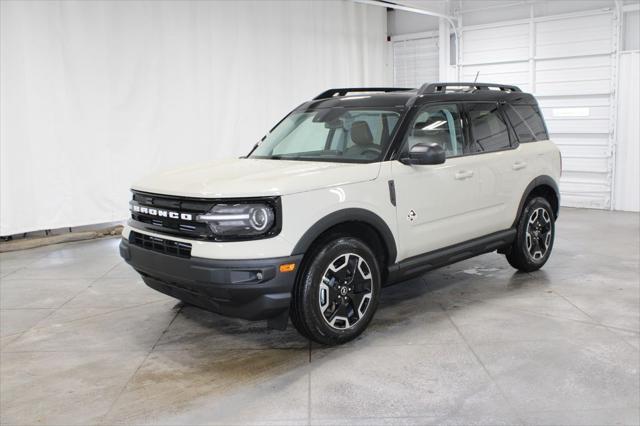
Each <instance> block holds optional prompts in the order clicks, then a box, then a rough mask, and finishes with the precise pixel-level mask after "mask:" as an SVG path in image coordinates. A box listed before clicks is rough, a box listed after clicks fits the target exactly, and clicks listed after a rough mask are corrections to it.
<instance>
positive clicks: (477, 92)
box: [120, 83, 561, 344]
mask: <svg viewBox="0 0 640 426" xmlns="http://www.w3.org/2000/svg"><path fill="white" fill-rule="evenodd" d="M354 92H355V95H350V96H348V95H347V94H348V93H354ZM560 172H561V158H560V152H559V151H558V148H557V147H556V146H555V145H554V144H553V143H552V142H551V141H549V140H548V135H547V130H546V127H545V124H544V120H543V118H542V115H541V113H540V110H539V108H538V105H537V102H536V100H535V99H534V97H533V96H532V95H530V94H526V93H523V92H522V91H521V90H520V89H519V88H517V87H514V86H506V85H495V84H485V83H435V84H425V85H424V86H422V87H421V88H420V89H398V88H351V89H332V90H328V91H326V92H324V93H322V94H320V95H319V96H317V97H316V98H314V99H313V100H311V101H309V102H306V103H304V104H302V105H300V106H299V107H298V108H296V109H295V110H294V111H292V112H291V113H290V114H289V115H287V116H286V117H285V118H284V119H283V120H282V121H280V122H279V123H278V124H277V125H276V126H275V127H274V128H273V129H272V130H271V131H270V132H269V134H268V135H266V136H265V137H264V138H263V139H262V140H261V141H260V142H259V143H258V144H256V145H255V147H254V148H253V150H252V151H251V153H249V155H247V156H246V157H244V158H240V159H232V160H227V161H217V162H212V163H208V164H204V165H199V166H193V167H187V168H181V169H178V170H173V171H168V172H165V173H160V174H156V175H154V176H150V177H148V178H146V179H144V180H142V181H141V182H139V183H137V184H136V185H134V186H133V200H132V201H131V220H130V221H129V223H128V226H127V227H126V228H125V229H124V231H123V239H122V242H121V245H120V253H121V255H122V257H124V259H126V261H127V262H128V263H129V264H130V265H131V266H133V267H134V268H135V269H136V271H138V272H139V273H140V274H141V275H142V277H143V279H144V281H145V283H146V284H147V285H149V286H150V287H152V288H154V289H156V290H158V291H161V292H163V293H166V294H168V295H171V296H173V297H176V298H178V299H180V300H182V301H184V302H185V303H188V304H192V305H196V306H199V307H202V308H204V309H208V310H211V311H214V312H218V313H220V314H223V315H230V316H236V317H241V318H246V319H250V320H258V319H267V320H268V325H269V326H270V327H272V328H280V329H283V328H284V327H286V325H287V322H288V318H289V317H291V320H292V322H293V324H294V325H295V327H296V328H297V329H298V330H299V331H300V332H301V333H302V334H303V335H305V336H307V337H309V338H310V339H313V340H315V341H317V342H320V343H323V344H339V343H343V342H346V341H348V340H351V339H353V338H355V337H356V336H358V335H359V334H360V333H362V331H363V330H364V329H365V328H366V327H367V324H368V323H369V321H371V318H372V317H373V315H374V312H375V310H376V307H377V305H378V300H379V297H380V288H381V287H382V286H384V285H388V284H391V283H395V282H399V281H402V280H406V279H408V278H411V277H414V276H417V275H420V274H423V273H424V272H426V271H429V270H431V269H433V268H436V267H439V266H443V265H447V264H450V263H453V262H457V261H460V260H463V259H467V258H469V257H472V256H476V255H479V254H482V253H487V252H491V251H494V250H497V251H498V253H503V254H505V255H506V257H507V260H508V261H509V263H510V264H511V265H512V266H514V267H515V268H517V269H520V270H522V271H533V270H536V269H538V268H540V267H541V266H542V265H544V263H545V262H546V261H547V259H548V258H549V255H550V253H551V249H552V246H553V239H554V222H555V220H556V218H557V217H558V206H559V192H558V180H559V177H560Z"/></svg>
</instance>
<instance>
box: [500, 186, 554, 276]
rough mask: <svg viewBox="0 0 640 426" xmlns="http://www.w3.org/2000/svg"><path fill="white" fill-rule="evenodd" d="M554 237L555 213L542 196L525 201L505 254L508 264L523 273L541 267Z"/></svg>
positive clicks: (545, 260)
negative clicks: (511, 240)
mask: <svg viewBox="0 0 640 426" xmlns="http://www.w3.org/2000/svg"><path fill="white" fill-rule="evenodd" d="M554 237H555V216H554V214H553V209H552V208H551V205H550V204H549V202H548V201H547V200H546V199H545V198H542V197H535V198H531V199H529V200H528V201H527V204H526V205H525V207H524V209H522V214H521V215H520V219H519V220H518V226H517V235H516V240H515V241H514V243H513V246H512V247H511V249H510V250H509V252H508V253H507V260H508V261H509V264H510V265H511V266H513V267H514V268H516V269H519V270H521V271H523V272H532V271H536V270H538V269H540V268H541V267H542V266H543V265H544V264H545V263H546V262H547V260H548V259H549V256H550V255H551V249H552V248H553V240H554Z"/></svg>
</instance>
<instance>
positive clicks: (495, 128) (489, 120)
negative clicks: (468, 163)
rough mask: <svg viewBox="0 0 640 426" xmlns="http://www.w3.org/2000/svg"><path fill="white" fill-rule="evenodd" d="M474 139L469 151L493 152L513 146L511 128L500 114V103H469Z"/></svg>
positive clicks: (468, 108)
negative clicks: (510, 137)
mask: <svg viewBox="0 0 640 426" xmlns="http://www.w3.org/2000/svg"><path fill="white" fill-rule="evenodd" d="M467 112H468V114H469V121H470V123H471V132H472V134H473V140H472V143H471V144H470V146H469V147H468V152H469V153H477V152H492V151H500V150H502V149H507V148H509V147H510V146H511V143H510V141H509V129H508V127H507V123H505V121H504V118H503V117H502V115H501V114H500V111H499V109H498V104H493V103H472V104H468V105H467Z"/></svg>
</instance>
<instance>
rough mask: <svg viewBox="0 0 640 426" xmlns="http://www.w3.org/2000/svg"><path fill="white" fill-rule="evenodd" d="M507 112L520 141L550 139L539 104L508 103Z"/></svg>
mask: <svg viewBox="0 0 640 426" xmlns="http://www.w3.org/2000/svg"><path fill="white" fill-rule="evenodd" d="M505 112H506V113H507V117H508V118H509V121H511V125H512V126H513V129H514V130H515V132H516V135H517V137H518V141H519V142H520V143H524V142H534V141H540V140H545V139H549V136H548V135H547V129H546V128H545V126H544V121H543V120H542V114H540V110H539V109H538V107H537V106H535V105H506V107H505Z"/></svg>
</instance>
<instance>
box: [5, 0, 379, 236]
mask: <svg viewBox="0 0 640 426" xmlns="http://www.w3.org/2000/svg"><path fill="white" fill-rule="evenodd" d="M0 4H1V10H0V12H1V15H2V17H1V19H2V21H1V27H2V29H1V31H2V32H1V34H0V39H1V44H0V57H1V58H2V61H1V67H2V68H1V69H0V74H1V80H0V109H1V116H0V165H1V172H0V206H1V207H0V235H9V234H14V233H20V232H27V231H32V230H38V229H49V228H51V229H52V228H58V227H66V226H80V225H84V224H92V223H101V222H110V221H115V220H121V219H124V218H126V216H127V208H128V200H129V197H130V195H129V193H128V188H129V185H130V184H131V182H132V181H134V180H135V179H137V178H139V177H140V176H142V175H144V174H147V173H150V172H153V171H156V170H159V169H163V168H167V167H173V166H178V165H181V164H186V163H192V162H194V161H204V160H208V159H215V158H220V157H227V156H238V155H242V154H245V153H247V152H248V150H249V149H250V148H251V146H252V145H253V144H254V143H255V142H256V141H257V140H258V139H259V138H260V137H261V136H262V135H263V134H264V133H265V132H266V131H268V129H269V128H270V127H271V125H273V124H274V123H275V122H276V121H277V120H278V119H279V118H281V117H282V116H283V115H284V114H285V113H287V112H288V111H289V110H291V109H293V108H294V107H296V106H297V105H298V104H300V103H301V102H303V101H305V100H307V99H309V98H311V97H313V96H314V95H316V94H317V93H319V92H321V91H323V90H325V89H326V88H329V87H335V86H359V85H386V84H389V83H390V73H389V72H388V71H387V70H386V69H385V67H384V64H385V61H386V59H387V58H386V12H385V9H384V8H380V7H374V6H366V5H361V4H354V3H352V2H345V1H306V2H303V1H282V2H272V1H253V2H238V1H226V2H224V1H211V2H208V1H206V2H205V1H131V2H124V1H90V2H89V1H87V2H81V1H78V2H75V1H2V2H0Z"/></svg>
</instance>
